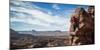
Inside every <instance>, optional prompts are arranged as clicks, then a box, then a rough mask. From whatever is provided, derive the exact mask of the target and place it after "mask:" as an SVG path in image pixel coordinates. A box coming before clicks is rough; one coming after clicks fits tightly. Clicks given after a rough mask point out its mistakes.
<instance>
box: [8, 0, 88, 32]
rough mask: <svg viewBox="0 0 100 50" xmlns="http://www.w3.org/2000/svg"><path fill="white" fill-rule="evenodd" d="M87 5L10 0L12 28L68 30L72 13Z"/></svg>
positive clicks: (20, 29) (19, 29)
mask: <svg viewBox="0 0 100 50" xmlns="http://www.w3.org/2000/svg"><path fill="white" fill-rule="evenodd" d="M77 7H83V8H85V9H86V8H87V6H86V5H84V6H83V5H72V4H58V3H39V2H30V1H13V0H12V1H10V28H12V29H14V30H16V31H30V30H37V31H55V30H60V31H68V30H69V27H70V22H69V21H70V18H71V14H73V13H74V9H75V8H77Z"/></svg>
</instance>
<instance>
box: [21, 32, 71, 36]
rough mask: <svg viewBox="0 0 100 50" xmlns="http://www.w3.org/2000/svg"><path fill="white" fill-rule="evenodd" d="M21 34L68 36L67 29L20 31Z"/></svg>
mask: <svg viewBox="0 0 100 50" xmlns="http://www.w3.org/2000/svg"><path fill="white" fill-rule="evenodd" d="M19 33H20V34H31V35H34V36H68V35H69V33H68V32H67V31H19Z"/></svg>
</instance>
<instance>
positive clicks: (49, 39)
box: [10, 29, 69, 49]
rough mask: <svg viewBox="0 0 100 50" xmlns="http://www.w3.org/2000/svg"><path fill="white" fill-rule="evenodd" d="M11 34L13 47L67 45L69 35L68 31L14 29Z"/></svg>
mask: <svg viewBox="0 0 100 50" xmlns="http://www.w3.org/2000/svg"><path fill="white" fill-rule="evenodd" d="M10 35H11V36H10V39H11V40H10V46H11V47H10V48H11V49H18V48H20V49H21V48H22V49H23V48H41V47H56V46H67V45H68V36H69V34H68V33H67V32H66V31H63V32H62V31H14V30H12V29H10ZM65 41H66V42H67V43H65Z"/></svg>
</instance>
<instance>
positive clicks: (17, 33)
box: [10, 29, 34, 39]
mask: <svg viewBox="0 0 100 50" xmlns="http://www.w3.org/2000/svg"><path fill="white" fill-rule="evenodd" d="M10 37H11V39H15V38H21V37H34V36H33V35H31V34H20V33H19V32H17V31H15V30H13V29H10Z"/></svg>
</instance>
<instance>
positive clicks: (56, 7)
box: [52, 4, 60, 10]
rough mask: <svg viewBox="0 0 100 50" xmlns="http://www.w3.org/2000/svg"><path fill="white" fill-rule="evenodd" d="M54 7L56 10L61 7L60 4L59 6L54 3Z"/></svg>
mask: <svg viewBox="0 0 100 50" xmlns="http://www.w3.org/2000/svg"><path fill="white" fill-rule="evenodd" d="M52 7H53V8H54V9H56V10H58V9H60V8H59V6H58V5H57V4H53V6H52Z"/></svg>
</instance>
